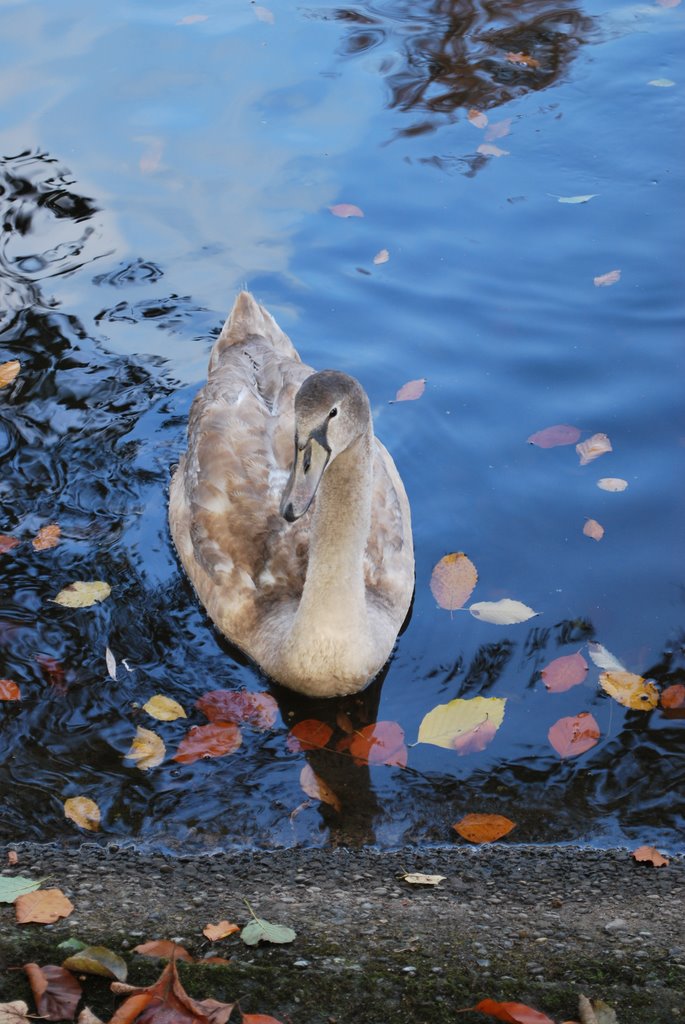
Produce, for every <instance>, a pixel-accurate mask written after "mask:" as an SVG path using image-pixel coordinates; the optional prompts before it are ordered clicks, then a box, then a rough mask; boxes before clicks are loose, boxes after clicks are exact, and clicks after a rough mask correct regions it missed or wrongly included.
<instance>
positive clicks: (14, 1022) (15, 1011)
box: [0, 999, 30, 1024]
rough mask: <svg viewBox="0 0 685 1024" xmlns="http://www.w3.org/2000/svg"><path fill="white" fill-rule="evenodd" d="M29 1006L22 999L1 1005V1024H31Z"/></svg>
mask: <svg viewBox="0 0 685 1024" xmlns="http://www.w3.org/2000/svg"><path fill="white" fill-rule="evenodd" d="M28 1013H29V1008H28V1005H27V1004H26V1003H24V1002H22V1000H21V999H15V1000H14V1001H13V1002H11V1003H0V1024H30V1022H29V1016H28Z"/></svg>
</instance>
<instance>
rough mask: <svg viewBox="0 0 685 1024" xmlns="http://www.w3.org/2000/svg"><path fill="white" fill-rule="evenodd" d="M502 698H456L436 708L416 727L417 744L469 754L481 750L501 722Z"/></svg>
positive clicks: (504, 700)
mask: <svg viewBox="0 0 685 1024" xmlns="http://www.w3.org/2000/svg"><path fill="white" fill-rule="evenodd" d="M506 703H507V700H506V697H470V698H463V697H457V698H456V699H455V700H451V701H450V702H449V703H448V704H438V705H437V707H434V708H433V710H432V711H429V712H428V714H427V715H424V718H423V721H422V722H421V725H420V726H419V735H418V740H417V742H418V743H432V744H433V746H435V747H444V748H445V749H446V750H456V751H457V752H458V753H460V754H469V753H473V752H476V751H479V750H483V749H484V748H485V747H486V746H487V744H488V743H489V742H490V740H491V739H492V738H493V736H494V735H495V733H496V732H497V730H498V729H499V727H500V725H501V724H502V721H503V719H504V708H505V705H506Z"/></svg>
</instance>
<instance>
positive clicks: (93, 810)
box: [64, 796, 100, 832]
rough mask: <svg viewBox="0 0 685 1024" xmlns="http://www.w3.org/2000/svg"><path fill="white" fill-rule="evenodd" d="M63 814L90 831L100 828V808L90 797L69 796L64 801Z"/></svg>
mask: <svg viewBox="0 0 685 1024" xmlns="http://www.w3.org/2000/svg"><path fill="white" fill-rule="evenodd" d="M64 814H65V816H66V817H67V818H69V819H70V820H71V821H74V822H76V824H77V825H80V826H81V828H87V829H88V830H89V831H90V832H97V830H98V829H99V828H100V808H99V807H98V805H97V804H96V803H95V801H94V800H91V799H90V797H87V796H70V797H69V799H68V800H65V801H64Z"/></svg>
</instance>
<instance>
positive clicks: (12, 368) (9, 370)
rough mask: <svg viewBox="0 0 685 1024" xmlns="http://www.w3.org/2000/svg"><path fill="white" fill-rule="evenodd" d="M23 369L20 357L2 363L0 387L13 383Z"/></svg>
mask: <svg viewBox="0 0 685 1024" xmlns="http://www.w3.org/2000/svg"><path fill="white" fill-rule="evenodd" d="M20 369H21V363H20V362H19V360H18V359H10V361H9V362H8V363H0V388H5V387H7V385H8V384H11V383H12V381H13V380H14V378H15V377H16V376H17V374H18V373H19V371H20Z"/></svg>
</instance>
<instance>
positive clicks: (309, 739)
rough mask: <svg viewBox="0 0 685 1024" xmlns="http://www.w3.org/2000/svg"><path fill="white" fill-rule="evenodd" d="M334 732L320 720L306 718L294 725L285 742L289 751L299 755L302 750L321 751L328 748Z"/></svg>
mask: <svg viewBox="0 0 685 1024" xmlns="http://www.w3.org/2000/svg"><path fill="white" fill-rule="evenodd" d="M332 735H333V730H332V729H331V727H330V725H326V723H325V722H320V721H319V720H318V718H305V719H304V721H302V722H298V723H297V725H294V726H293V727H292V729H291V730H290V732H289V733H288V738H287V740H286V741H285V742H286V746H287V748H288V750H291V751H292V752H293V754H299V752H300V751H301V750H320V749H322V748H323V747H325V746H326V744H327V743H328V741H329V740H330V738H331V736H332Z"/></svg>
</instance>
